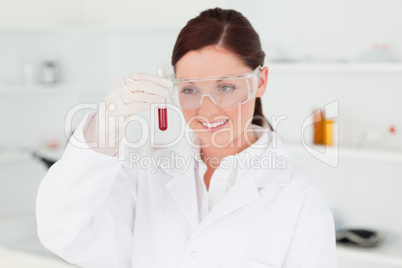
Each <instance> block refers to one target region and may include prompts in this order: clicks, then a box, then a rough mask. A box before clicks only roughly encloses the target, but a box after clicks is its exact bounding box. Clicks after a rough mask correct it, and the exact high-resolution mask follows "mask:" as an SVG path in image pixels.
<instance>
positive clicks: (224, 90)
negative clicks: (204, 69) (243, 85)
mask: <svg viewBox="0 0 402 268" xmlns="http://www.w3.org/2000/svg"><path fill="white" fill-rule="evenodd" d="M234 89H235V87H234V86H230V85H223V86H220V87H219V89H218V91H219V92H220V93H230V92H232V91H233V90H234Z"/></svg>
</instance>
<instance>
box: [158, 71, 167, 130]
mask: <svg viewBox="0 0 402 268" xmlns="http://www.w3.org/2000/svg"><path fill="white" fill-rule="evenodd" d="M158 75H159V76H161V77H163V78H165V77H166V73H165V70H164V69H159V70H158ZM158 123H159V129H160V130H162V131H165V130H166V129H167V127H168V121H167V99H165V103H164V104H160V105H159V106H158Z"/></svg>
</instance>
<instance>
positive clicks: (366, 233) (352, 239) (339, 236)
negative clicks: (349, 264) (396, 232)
mask: <svg viewBox="0 0 402 268" xmlns="http://www.w3.org/2000/svg"><path fill="white" fill-rule="evenodd" d="M381 241H382V237H381V235H379V234H378V232H375V231H372V230H365V229H345V230H340V231H338V232H337V233H336V242H337V243H338V244H342V245H349V246H357V247H375V246H378V245H379V244H380V243H381Z"/></svg>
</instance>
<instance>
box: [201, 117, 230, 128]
mask: <svg viewBox="0 0 402 268" xmlns="http://www.w3.org/2000/svg"><path fill="white" fill-rule="evenodd" d="M228 121H229V119H226V120H222V121H216V122H212V123H207V122H201V121H200V122H201V124H202V126H203V127H204V128H207V129H215V128H219V127H222V126H224V125H225V124H226V123H227V122H228Z"/></svg>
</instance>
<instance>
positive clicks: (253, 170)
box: [153, 126, 292, 237]
mask: <svg viewBox="0 0 402 268" xmlns="http://www.w3.org/2000/svg"><path fill="white" fill-rule="evenodd" d="M255 128H257V129H260V130H261V129H262V128H261V127H258V126H257V127H255ZM192 135H196V134H195V133H194V134H191V135H190V138H192V139H193V141H195V140H194V139H196V138H195V136H192ZM258 136H259V138H258V140H257V142H255V143H254V144H253V145H251V146H250V147H248V148H247V149H245V150H243V151H242V152H241V153H239V154H238V155H239V156H240V160H242V159H241V157H243V156H245V155H247V154H249V156H248V157H249V159H254V158H263V157H265V158H267V160H269V159H271V160H270V161H272V162H271V166H270V167H269V166H268V167H262V166H261V165H260V167H258V165H257V167H247V166H246V167H237V168H238V172H237V182H236V183H235V184H234V185H233V186H232V187H231V188H230V189H229V190H228V192H227V193H226V194H225V196H224V197H223V198H222V200H221V201H220V202H219V203H218V204H217V205H216V206H215V207H214V208H213V209H212V210H211V211H210V212H209V214H208V215H207V217H206V218H205V219H204V220H203V221H202V222H201V223H199V215H198V203H197V194H196V192H197V191H196V181H195V177H194V167H195V161H194V157H195V156H194V153H195V152H197V149H194V148H191V146H189V145H188V144H187V141H186V140H184V143H182V144H179V145H178V146H175V148H165V149H159V150H156V151H154V154H153V157H163V156H165V157H166V156H168V155H170V154H172V153H173V154H176V155H180V156H181V157H183V158H184V159H187V161H189V162H188V167H187V169H185V170H182V169H181V168H179V166H170V167H168V168H164V170H165V172H166V173H167V174H169V175H171V176H172V178H171V179H170V180H169V181H167V182H166V183H165V187H166V189H167V191H168V192H169V194H170V196H171V197H172V199H173V200H174V202H175V203H176V205H177V206H178V208H179V209H180V211H181V213H182V214H183V216H184V217H185V218H186V219H187V221H188V223H189V224H190V226H191V227H192V228H193V230H195V231H194V233H193V235H192V237H194V236H196V235H197V234H198V233H199V232H201V231H202V230H204V229H205V228H207V227H208V226H209V225H211V224H213V223H214V222H216V221H217V220H219V219H220V218H222V217H224V216H225V215H228V214H229V213H231V212H233V211H235V210H237V209H240V208H241V207H243V206H246V205H247V204H249V203H251V202H252V201H254V200H256V199H257V198H258V197H259V190H258V189H259V188H262V187H284V186H287V185H288V184H289V183H290V177H291V173H292V164H291V161H290V158H289V156H288V154H287V153H286V151H285V150H284V148H283V145H282V142H281V141H280V139H279V137H278V136H277V135H276V133H275V132H272V131H269V130H268V129H266V130H265V131H263V132H262V133H260V134H259V135H257V137H258ZM195 142H196V141H195ZM186 145H187V146H186ZM262 145H265V147H264V148H258V146H262ZM229 157H230V158H232V160H233V159H235V157H236V156H229ZM191 159H192V160H193V161H191ZM275 159H282V162H283V161H284V162H285V165H284V166H283V165H282V164H281V165H280V166H276V165H277V164H278V163H276V162H275V163H274V162H273V161H275ZM282 162H281V163H282Z"/></svg>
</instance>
